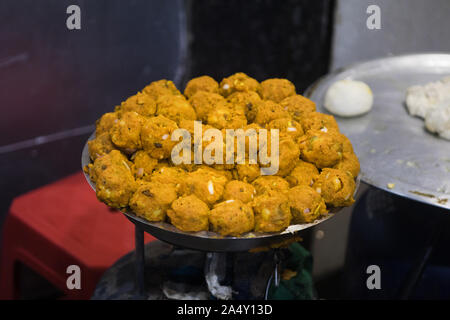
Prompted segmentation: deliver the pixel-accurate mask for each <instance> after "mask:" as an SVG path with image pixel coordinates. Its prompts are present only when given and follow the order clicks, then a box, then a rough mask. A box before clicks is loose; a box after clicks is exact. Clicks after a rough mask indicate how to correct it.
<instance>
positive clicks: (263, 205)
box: [252, 191, 292, 232]
mask: <svg viewBox="0 0 450 320" xmlns="http://www.w3.org/2000/svg"><path fill="white" fill-rule="evenodd" d="M252 206H253V212H254V214H255V231H256V232H279V231H282V230H284V229H286V228H287V227H288V226H289V225H290V223H291V219H292V216H291V210H290V207H289V202H288V198H287V196H286V195H285V194H284V193H281V192H276V191H269V192H267V193H264V194H262V195H260V196H257V197H255V199H254V200H253V203H252Z"/></svg>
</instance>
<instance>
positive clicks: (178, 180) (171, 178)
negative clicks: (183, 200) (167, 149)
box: [150, 166, 188, 195]
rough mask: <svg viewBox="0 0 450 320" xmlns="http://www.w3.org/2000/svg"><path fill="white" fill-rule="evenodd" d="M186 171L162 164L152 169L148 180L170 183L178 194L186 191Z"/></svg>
mask: <svg viewBox="0 0 450 320" xmlns="http://www.w3.org/2000/svg"><path fill="white" fill-rule="evenodd" d="M187 177H188V176H187V173H186V171H184V170H183V169H181V168H179V167H168V166H162V167H160V168H156V169H155V170H154V171H153V174H152V176H151V177H150V180H151V181H152V182H157V183H160V184H170V185H173V186H174V187H175V190H176V191H177V193H178V194H179V195H182V194H185V193H186V192H187V182H186V180H187Z"/></svg>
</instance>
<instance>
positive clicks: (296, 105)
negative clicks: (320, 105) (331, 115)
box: [280, 94, 316, 122]
mask: <svg viewBox="0 0 450 320" xmlns="http://www.w3.org/2000/svg"><path fill="white" fill-rule="evenodd" d="M280 105H281V106H282V107H283V108H284V109H285V110H286V111H287V112H289V114H290V115H291V116H292V119H294V120H295V121H298V122H301V120H302V119H303V118H304V117H305V116H307V115H308V114H309V113H311V112H315V111H316V104H315V103H314V102H313V101H311V100H309V99H308V98H305V97H304V96H302V95H299V94H296V95H293V96H290V97H287V98H285V99H283V100H282V101H281V102H280Z"/></svg>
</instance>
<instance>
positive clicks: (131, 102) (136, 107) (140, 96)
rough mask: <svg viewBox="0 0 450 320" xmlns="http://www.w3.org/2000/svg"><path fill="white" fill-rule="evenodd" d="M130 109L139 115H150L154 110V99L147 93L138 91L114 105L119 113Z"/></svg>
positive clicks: (153, 113) (152, 114)
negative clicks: (118, 104)
mask: <svg viewBox="0 0 450 320" xmlns="http://www.w3.org/2000/svg"><path fill="white" fill-rule="evenodd" d="M130 111H134V112H136V113H138V114H140V115H141V116H145V117H152V116H154V115H155V112H156V101H155V100H154V99H153V98H152V97H150V96H149V95H148V94H145V93H143V92H138V93H136V94H135V95H133V96H131V97H129V98H128V99H127V100H125V101H124V102H122V103H121V105H120V106H118V107H116V112H118V113H119V114H122V113H124V112H130Z"/></svg>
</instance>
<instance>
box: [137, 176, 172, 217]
mask: <svg viewBox="0 0 450 320" xmlns="http://www.w3.org/2000/svg"><path fill="white" fill-rule="evenodd" d="M176 198H177V193H176V190H175V187H174V186H173V185H170V184H161V183H158V182H143V183H142V184H141V185H140V186H139V188H138V189H137V190H136V192H135V193H134V194H133V197H132V198H131V200H130V208H131V209H132V210H133V212H134V213H136V214H137V215H138V216H141V217H143V218H145V219H147V220H149V221H164V218H165V217H166V210H167V209H168V208H169V205H170V204H171V203H172V202H173V201H175V200H176Z"/></svg>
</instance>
